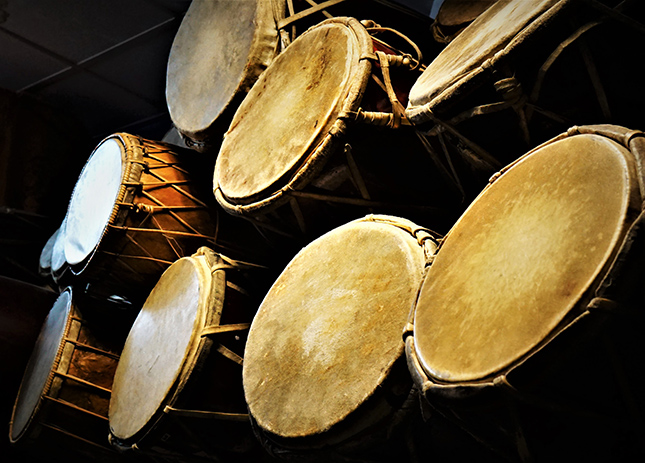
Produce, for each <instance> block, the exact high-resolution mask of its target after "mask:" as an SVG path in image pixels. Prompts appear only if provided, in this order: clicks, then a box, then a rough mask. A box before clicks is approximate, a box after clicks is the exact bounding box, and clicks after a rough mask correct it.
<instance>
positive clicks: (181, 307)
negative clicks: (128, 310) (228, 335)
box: [109, 257, 211, 439]
mask: <svg viewBox="0 0 645 463" xmlns="http://www.w3.org/2000/svg"><path fill="white" fill-rule="evenodd" d="M210 279H211V275H210V271H209V270H208V269H206V266H205V265H203V264H202V265H200V262H197V261H196V259H194V258H191V257H184V258H182V259H179V260H178V261H176V262H175V263H174V264H172V265H171V266H170V267H168V269H167V270H166V271H165V272H164V274H163V275H162V276H161V278H160V279H159V281H158V283H157V284H156V286H155V287H154V289H153V290H152V292H151V293H150V295H149V296H148V299H147V300H146V302H145V304H144V305H143V308H142V309H141V311H140V312H139V314H138V316H137V319H136V320H135V322H134V324H133V325H132V329H131V330H130V333H129V334H128V338H127V340H126V342H125V346H124V348H123V352H122V354H121V358H120V359H119V364H118V366H117V369H116V373H115V375H114V383H113V386H112V397H111V399H110V411H109V420H110V430H111V432H112V433H113V434H114V436H116V437H117V438H119V439H129V438H131V437H133V436H134V435H135V434H136V433H138V432H139V431H141V430H142V429H143V428H144V426H146V425H147V424H148V423H150V421H151V420H152V418H153V417H154V416H155V414H156V413H158V412H159V411H160V410H162V409H163V407H164V406H165V405H167V404H168V401H169V399H170V393H171V390H172V389H173V388H174V387H176V385H177V384H176V383H177V381H178V380H179V379H180V376H181V375H182V372H183V369H184V367H185V364H186V362H187V359H188V357H189V356H190V355H191V354H192V355H194V351H195V349H196V346H197V344H198V342H199V340H200V333H201V328H203V326H204V323H205V317H206V314H207V310H208V309H209V308H208V307H206V305H207V302H208V296H209V295H210V286H211V285H210V283H209V281H210Z"/></svg>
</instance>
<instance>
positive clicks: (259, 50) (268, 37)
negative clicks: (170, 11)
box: [165, 0, 286, 150]
mask: <svg viewBox="0 0 645 463" xmlns="http://www.w3.org/2000/svg"><path fill="white" fill-rule="evenodd" d="M255 2H256V14H255V20H256V21H257V18H258V17H261V18H262V20H263V23H266V24H264V25H263V27H260V26H257V27H256V28H255V30H254V33H253V39H252V41H251V44H250V47H249V53H248V56H247V64H246V66H245V68H244V70H243V71H242V72H241V73H240V74H241V75H240V77H241V79H240V81H239V82H238V83H237V87H236V88H235V90H234V91H233V93H232V94H231V95H230V96H229V97H228V100H227V101H226V103H225V104H224V105H223V106H222V107H221V108H219V111H218V112H217V114H213V115H212V116H211V121H210V123H209V124H208V125H207V126H205V127H201V128H198V127H193V128H187V127H182V125H183V124H181V122H182V121H177V116H176V109H173V108H177V107H178V106H180V105H182V103H181V102H180V101H177V100H179V99H178V98H171V97H170V95H169V92H168V90H169V87H170V86H171V85H172V83H171V82H170V80H171V76H170V69H171V67H172V63H173V55H174V54H176V53H177V52H178V51H177V48H176V47H179V46H180V44H179V42H177V40H178V37H180V36H179V32H180V31H181V29H182V27H188V26H187V23H186V22H185V21H186V18H187V17H188V15H189V13H190V9H191V8H193V4H191V5H190V7H189V9H188V11H187V12H186V15H185V16H184V19H182V21H181V24H180V25H179V29H178V31H177V34H176V35H175V38H174V39H173V43H172V46H171V49H170V52H169V55H168V65H167V67H166V68H167V70H166V84H165V86H166V88H165V96H166V102H167V106H168V112H169V114H170V118H171V120H172V121H173V124H174V125H175V127H176V129H177V131H178V132H179V134H180V135H181V136H182V138H184V140H186V139H188V140H190V142H192V143H191V144H193V145H195V147H196V148H195V149H197V150H200V148H201V149H203V147H202V145H204V146H206V145H208V144H209V139H210V138H211V136H212V135H214V134H213V133H212V132H214V131H215V130H214V126H216V125H217V122H218V121H220V120H223V119H225V115H226V113H227V112H228V111H230V110H232V109H233V106H234V103H235V100H236V99H237V98H238V97H239V96H240V95H243V94H246V93H247V92H248V90H249V89H250V88H251V86H252V85H253V83H254V82H255V81H256V80H257V79H258V77H259V76H260V75H261V74H262V72H263V71H264V70H265V69H266V68H267V67H268V66H269V64H270V63H271V62H272V61H273V59H275V57H276V56H277V55H278V54H279V52H280V50H279V45H280V34H279V31H278V29H277V23H278V21H279V20H281V19H284V17H285V10H286V9H285V4H284V2H279V1H278V2H276V1H275V0H255ZM193 3H195V5H197V3H198V2H193ZM195 8H196V6H195ZM270 19H272V20H273V24H274V29H273V32H274V34H273V35H272V34H269V33H268V31H269V29H270V23H271V21H270ZM176 43H177V45H176ZM269 45H272V46H269ZM251 57H255V59H254V60H253V61H254V62H253V63H252V62H251V60H250V58H251ZM251 64H253V66H251Z"/></svg>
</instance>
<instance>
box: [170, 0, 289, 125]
mask: <svg viewBox="0 0 645 463" xmlns="http://www.w3.org/2000/svg"><path fill="white" fill-rule="evenodd" d="M277 45H278V33H277V30H276V24H275V21H274V19H273V9H272V0H235V1H231V0H193V2H192V3H191V5H190V8H189V9H188V11H187V13H186V15H185V16H184V19H183V20H182V22H181V26H180V27H179V30H178V31H177V35H176V36H175V40H174V42H173V44H172V48H171V50H170V56H169V57H168V74H167V79H166V99H167V101H168V110H169V111H170V116H171V118H172V120H173V122H174V123H175V125H176V126H177V128H178V129H179V131H181V132H184V133H187V134H195V133H199V132H201V131H204V130H205V129H208V128H209V127H210V126H211V124H212V123H213V122H214V121H215V120H216V119H217V118H218V117H219V116H220V114H221V113H222V112H223V111H224V109H225V108H226V107H227V106H228V105H229V103H230V102H231V99H232V98H233V97H234V96H235V95H236V94H237V93H239V92H240V91H246V90H248V88H250V87H251V85H252V84H253V81H255V79H256V78H257V76H258V75H259V74H260V72H262V71H263V70H264V68H265V67H266V66H267V65H268V64H269V62H270V61H271V59H272V58H273V56H274V55H275V53H276V50H277Z"/></svg>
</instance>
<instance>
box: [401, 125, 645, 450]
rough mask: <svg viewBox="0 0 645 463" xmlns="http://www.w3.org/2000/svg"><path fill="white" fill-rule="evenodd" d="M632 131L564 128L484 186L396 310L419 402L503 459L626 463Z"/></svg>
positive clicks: (633, 255) (637, 285)
mask: <svg viewBox="0 0 645 463" xmlns="http://www.w3.org/2000/svg"><path fill="white" fill-rule="evenodd" d="M644 155H645V134H644V133H642V132H636V131H631V130H627V129H624V128H622V127H617V126H609V125H605V126H587V127H578V128H573V129H571V130H570V131H569V132H568V133H567V134H564V135H562V136H559V137H556V138H555V139H553V140H551V141H549V142H547V143H545V144H544V145H542V146H540V147H538V148H536V149H534V150H533V151H531V152H529V153H528V154H526V155H525V156H523V157H522V158H520V159H519V160H518V161H517V162H516V163H514V164H512V165H511V166H509V167H508V168H505V169H504V170H503V171H502V172H501V175H497V176H495V177H493V180H492V181H491V184H490V185H488V186H487V187H486V188H485V189H484V191H483V192H482V193H481V195H480V196H479V197H478V198H477V199H476V200H475V201H474V202H473V203H472V204H471V206H470V207H469V209H468V210H467V211H466V212H465V213H464V215H463V216H462V217H461V218H460V219H459V221H458V222H457V224H456V225H455V226H454V228H453V229H452V230H451V231H450V233H449V234H448V235H447V236H446V238H445V239H444V241H443V242H442V246H441V247H440V249H439V251H438V252H437V255H436V258H435V260H434V262H433V263H432V266H431V267H430V269H429V271H428V274H427V275H426V278H425V280H424V283H423V286H422V288H421V292H420V295H419V299H418V302H417V303H416V308H415V310H414V311H413V313H412V318H411V322H410V323H411V325H410V329H409V332H408V333H407V334H406V346H407V354H408V359H409V366H410V370H411V372H412V373H413V376H414V377H415V381H416V383H417V385H418V386H419V388H420V389H421V390H422V391H423V392H424V394H425V398H426V399H427V401H428V403H429V404H430V405H431V406H432V407H434V408H435V409H437V410H439V411H440V412H441V413H442V414H443V415H445V416H446V417H448V418H450V419H451V420H453V421H454V422H456V423H458V424H459V425H460V426H462V427H463V429H465V430H466V431H467V432H468V433H470V434H472V435H474V436H475V437H477V438H478V439H479V440H481V441H482V442H483V443H485V444H486V445H487V446H490V447H491V448H493V449H495V450H496V451H498V452H500V453H501V454H502V455H505V456H506V457H508V458H510V459H511V460H512V461H515V460H521V461H570V460H571V459H574V458H575V459H578V458H580V459H593V460H594V461H611V460H615V459H620V460H640V459H642V458H643V456H644V451H643V447H642V439H641V436H642V432H643V416H644V412H645V403H643V400H642V391H641V387H642V386H641V385H642V384H643V379H644V377H645V375H644V374H643V370H642V364H643V360H644V359H645V344H644V343H643V341H642V327H643V322H644V321H645V319H644V317H643V311H642V307H643V302H644V300H643V299H644V297H643V291H642V287H643V275H644V273H643V265H644V262H645V260H644V257H645V241H644V239H645V237H644V236H643V230H642V227H643V212H642V207H643V206H642V205H643V198H644V197H645V196H644V195H643V194H644V193H645V183H644V178H643V172H644V170H643V167H644V166H645V164H644V160H645V157H644Z"/></svg>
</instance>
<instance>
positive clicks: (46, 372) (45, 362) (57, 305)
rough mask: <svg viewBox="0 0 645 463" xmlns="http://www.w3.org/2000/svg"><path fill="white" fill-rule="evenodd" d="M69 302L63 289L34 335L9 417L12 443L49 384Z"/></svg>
mask: <svg viewBox="0 0 645 463" xmlns="http://www.w3.org/2000/svg"><path fill="white" fill-rule="evenodd" d="M71 304H72V297H71V292H70V291H63V292H62V293H61V295H60V296H58V299H56V302H54V305H53V307H52V308H51V310H50V312H49V314H48V315H47V318H46V319H45V322H44V324H43V326H42V328H41V331H40V334H39V335H38V339H37V340H36V345H35V346H34V350H33V352H32V354H31V357H30V359H29V363H28V364H27V368H26V370H25V374H24V376H23V378H22V383H21V384H20V390H19V391H18V396H17V398H16V403H15V405H14V409H13V415H12V417H11V423H10V432H9V434H10V435H9V437H10V439H11V441H12V442H16V441H18V440H19V439H20V438H21V437H22V436H23V435H24V434H25V433H26V432H27V430H28V428H29V426H30V424H31V422H32V420H33V419H34V416H35V415H36V413H37V412H38V410H39V409H40V406H41V403H42V401H43V396H44V395H45V393H46V392H47V389H49V387H50V385H51V374H52V372H53V371H54V370H55V369H56V367H57V364H58V361H59V360H60V356H61V345H62V343H63V338H64V337H65V332H66V330H67V326H68V320H69V313H70V310H71Z"/></svg>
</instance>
